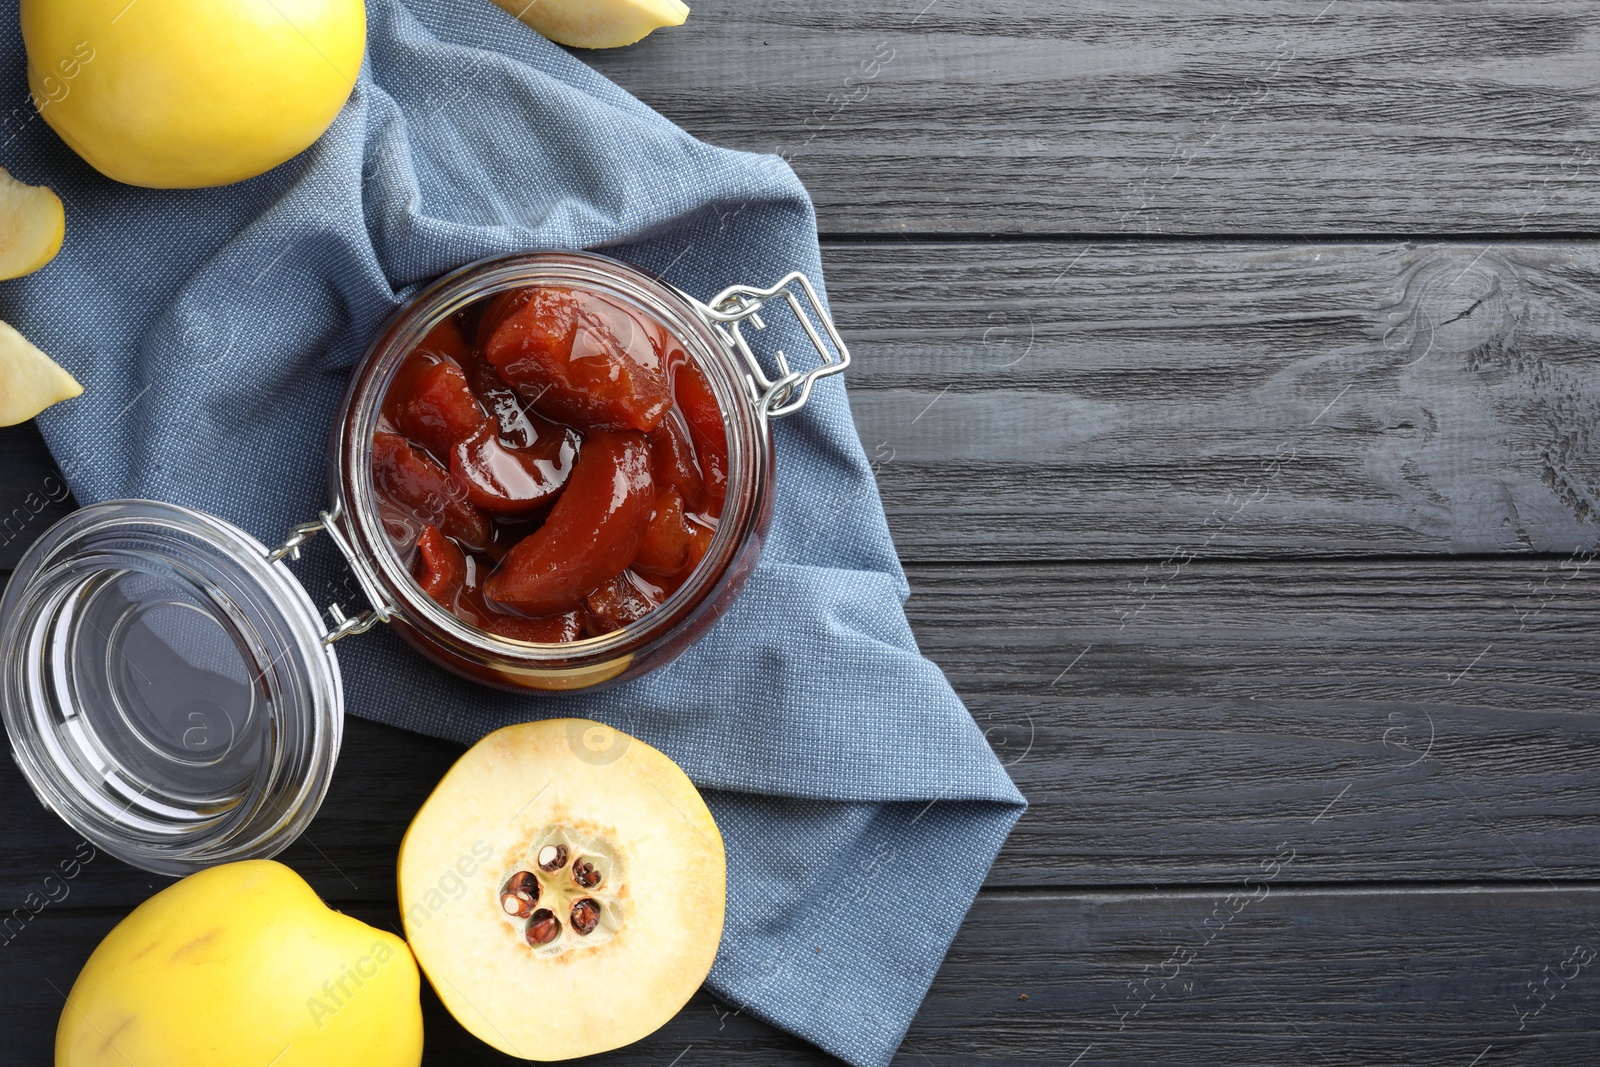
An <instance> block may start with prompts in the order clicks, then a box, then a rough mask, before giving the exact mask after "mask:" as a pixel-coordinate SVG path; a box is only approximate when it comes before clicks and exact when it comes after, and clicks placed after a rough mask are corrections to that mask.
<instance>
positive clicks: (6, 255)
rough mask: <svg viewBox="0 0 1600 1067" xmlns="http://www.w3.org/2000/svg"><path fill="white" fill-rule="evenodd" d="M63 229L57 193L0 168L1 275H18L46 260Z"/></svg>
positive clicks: (55, 248)
mask: <svg viewBox="0 0 1600 1067" xmlns="http://www.w3.org/2000/svg"><path fill="white" fill-rule="evenodd" d="M66 232H67V216H66V212H65V211H63V210H62V208H61V198H60V197H59V196H57V195H56V194H55V193H53V192H51V191H50V190H49V189H47V188H45V187H44V186H42V185H24V184H23V183H22V182H19V181H17V179H15V178H13V177H12V176H11V175H10V174H8V173H6V171H5V170H4V169H0V279H5V278H20V277H22V276H23V275H24V274H32V273H33V272H34V271H36V270H38V269H39V268H40V267H42V266H44V265H45V264H46V263H49V262H50V261H51V260H52V259H54V258H56V253H57V252H59V251H61V239H62V237H63V236H65V235H66Z"/></svg>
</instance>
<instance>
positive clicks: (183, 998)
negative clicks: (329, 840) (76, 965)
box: [56, 860, 422, 1067]
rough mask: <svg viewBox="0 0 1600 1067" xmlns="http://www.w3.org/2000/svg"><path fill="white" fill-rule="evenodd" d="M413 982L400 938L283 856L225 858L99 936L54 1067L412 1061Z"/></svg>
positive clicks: (64, 1016) (417, 1050)
mask: <svg viewBox="0 0 1600 1067" xmlns="http://www.w3.org/2000/svg"><path fill="white" fill-rule="evenodd" d="M418 992H419V979H418V977H417V964H416V960H415V959H413V958H412V955H411V950H410V949H409V948H408V947H407V946H406V943H405V942H404V941H402V940H400V938H398V937H396V936H394V935H393V934H390V933H386V932H384V931H382V930H377V929H374V928H373V927H370V926H368V925H366V924H365V923H362V922H360V921H358V920H356V919H352V918H350V917H348V916H345V915H341V914H339V913H338V912H336V911H333V910H331V909H330V908H328V907H327V906H326V905H324V904H323V903H322V901H321V900H319V899H318V898H317V894H316V893H315V892H314V891H313V890H312V889H311V887H310V886H308V885H306V883H305V882H304V881H302V880H301V878H300V876H299V875H297V874H295V873H294V872H293V871H292V870H290V869H289V868H288V867H285V866H284V865H283V864H281V863H275V862H273V861H272V860H245V861H243V862H240V863H229V864H225V865H223V866H220V867H213V868H211V869H209V870H205V871H201V872H200V873H199V874H193V875H190V876H189V877H188V878H185V879H183V880H182V881H181V882H178V883H177V884H176V885H172V886H169V887H168V888H166V889H164V890H162V891H161V892H159V893H157V894H156V895H155V896H153V897H151V898H150V899H149V900H147V901H145V902H144V903H143V904H141V905H140V906H139V907H138V908H136V909H134V911H133V913H132V914H130V915H129V916H128V917H127V918H126V919H124V920H122V922H121V923H119V924H117V927H116V928H115V929H114V930H112V931H111V933H109V934H107V935H106V939H105V940H104V941H102V942H100V946H99V947H98V948H96V949H95V950H94V954H93V955H91V956H90V957H89V962H88V963H87V964H85V965H84V968H83V972H82V973H81V974H79V975H78V981H77V982H76V984H74V985H73V987H72V992H71V993H70V994H69V995H68V996H67V1006H66V1008H64V1009H63V1010H62V1012H61V1024H60V1026H59V1027H58V1029H57V1030H56V1067H80V1065H87V1064H106V1065H111V1064H116V1065H118V1067H264V1065H266V1064H272V1065H273V1067H313V1065H315V1067H416V1065H417V1064H419V1063H421V1062H422V1007H421V1002H420V1001H419V999H418Z"/></svg>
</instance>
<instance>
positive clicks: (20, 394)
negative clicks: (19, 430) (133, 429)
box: [0, 322, 83, 426]
mask: <svg viewBox="0 0 1600 1067" xmlns="http://www.w3.org/2000/svg"><path fill="white" fill-rule="evenodd" d="M81 392H83V386H81V385H79V384H78V380H77V379H76V378H74V377H73V376H72V375H70V374H68V373H67V372H66V371H65V370H63V369H62V368H61V366H60V365H59V364H58V363H56V361H55V360H53V359H51V358H50V357H49V356H47V355H45V354H44V353H43V352H41V351H39V350H38V349H37V348H35V347H34V346H33V345H32V344H31V343H29V341H28V339H27V338H26V337H24V336H22V335H21V334H20V333H18V332H17V331H16V330H14V329H12V328H11V327H10V326H9V325H7V324H6V323H4V322H0V426H15V425H16V424H17V423H19V422H27V421H28V420H29V419H31V418H33V417H34V416H35V415H37V414H39V412H41V411H43V410H44V409H45V408H47V407H49V406H50V405H51V404H55V403H58V402H59V401H62V400H70V399H71V398H72V397H75V396H77V395H78V394H79V393H81Z"/></svg>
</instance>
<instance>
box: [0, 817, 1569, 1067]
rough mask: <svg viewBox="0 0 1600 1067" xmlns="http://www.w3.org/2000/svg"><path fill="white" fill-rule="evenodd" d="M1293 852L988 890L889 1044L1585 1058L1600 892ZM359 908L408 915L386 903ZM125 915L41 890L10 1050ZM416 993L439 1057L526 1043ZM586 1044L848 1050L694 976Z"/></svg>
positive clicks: (40, 1030) (805, 1054)
mask: <svg viewBox="0 0 1600 1067" xmlns="http://www.w3.org/2000/svg"><path fill="white" fill-rule="evenodd" d="M1298 862H1299V859H1298V858H1297V854H1296V846H1295V844H1294V843H1292V842H1284V843H1283V845H1282V847H1278V846H1277V845H1276V844H1274V845H1273V846H1271V847H1269V848H1268V849H1267V850H1266V851H1264V852H1263V854H1262V856H1261V857H1260V861H1259V864H1253V865H1252V867H1251V877H1250V879H1249V881H1248V882H1246V881H1245V880H1244V879H1243V878H1241V879H1240V880H1239V881H1237V882H1236V883H1234V884H1232V885H1229V886H1226V887H1223V888H1219V889H1218V890H1216V891H1210V892H1203V893H1169V894H1159V895H1158V894H1138V893H1049V894H1043V893H1028V894H1016V893H1006V894H1000V893H986V894H984V895H982V896H980V898H979V900H978V902H977V904H976V905H975V906H974V907H973V909H972V912H971V913H970V914H969V916H968V919H967V922H966V924H965V926H963V928H962V930H961V933H960V934H959V935H958V936H957V938H956V941H955V944H954V945H953V946H952V948H951V950H950V954H949V956H948V957H946V960H945V966H944V969H943V970H942V971H941V972H940V975H939V977H938V979H937V980H936V981H935V982H934V985H933V989H932V991H931V992H930V994H929V996H928V999H927V1001H926V1002H925V1003H924V1004H923V1007H922V1011H921V1013H920V1014H919V1015H918V1016H917V1019H916V1020H915V1022H914V1023H913V1024H912V1027H911V1030H910V1032H909V1033H908V1035H907V1037H906V1042H905V1044H904V1046H903V1047H902V1049H901V1051H900V1054H899V1056H898V1057H896V1059H895V1063H896V1064H897V1065H904V1067H913V1065H926V1064H933V1065H934V1067H946V1065H949V1067H957V1065H962V1067H965V1065H978V1067H985V1065H994V1067H1000V1065H1009V1064H1018V1063H1023V1064H1041V1065H1043V1064H1049V1065H1052V1067H1065V1065H1067V1064H1078V1065H1080V1067H1082V1065H1090V1064H1128V1065H1138V1067H1147V1065H1165V1064H1173V1065H1177V1067H1197V1065H1208V1064H1216V1065H1230V1067H1231V1065H1234V1064H1240V1063H1251V1064H1262V1065H1278V1064H1283V1065H1289V1064H1295V1065H1299V1064H1307V1063H1407V1064H1417V1065H1424V1067H1433V1065H1439V1067H1466V1065H1467V1064H1470V1063H1471V1062H1472V1061H1473V1057H1474V1056H1477V1055H1479V1054H1481V1053H1482V1052H1483V1051H1484V1049H1485V1048H1490V1049H1492V1050H1493V1056H1494V1058H1493V1059H1492V1060H1488V1059H1486V1060H1485V1061H1484V1062H1492V1063H1497V1064H1508V1063H1510V1064H1529V1065H1538V1067H1543V1065H1546V1064H1551V1063H1583V1062H1588V1061H1589V1060H1590V1059H1591V1058H1592V1056H1591V1055H1590V1051H1591V1050H1592V1049H1593V1048H1594V1047H1595V1042H1596V1041H1597V1040H1600V1031H1597V1024H1596V1019H1597V1018H1600V965H1597V961H1596V959H1595V956H1596V947H1597V946H1600V933H1597V927H1596V923H1597V920H1600V890H1597V889H1594V888H1581V889H1580V888H1565V889H1560V890H1554V889H1548V888H1546V889H1522V890H1517V891H1506V890H1499V891H1495V892H1484V891H1482V890H1480V889H1476V888H1473V887H1460V888H1453V889H1442V888H1433V889H1412V890H1399V891H1397V890H1393V889H1385V890H1383V891H1380V892H1353V891H1346V890H1339V891H1328V890H1316V891H1306V890H1298V891H1297V890H1287V889H1283V888H1281V887H1280V885H1279V883H1278V881H1277V878H1281V877H1282V873H1283V872H1287V871H1288V870H1292V869H1293V867H1294V866H1295V865H1296V864H1297V863H1298ZM1274 868H1276V870H1277V871H1278V872H1279V873H1278V875H1277V877H1274V876H1273V875H1272V872H1273V871H1274ZM346 910H347V911H348V913H349V914H353V915H355V916H356V917H357V918H359V919H362V920H364V921H366V922H370V923H373V924H374V925H380V926H388V925H390V924H392V923H393V922H394V921H395V920H394V913H393V908H392V907H373V906H361V907H353V908H347V909H346ZM118 918H120V914H119V913H109V912H104V911H98V910H96V911H88V912H73V911H71V910H70V909H66V908H63V909H59V910H46V911H44V912H42V913H41V914H40V915H39V917H38V918H37V919H36V920H35V924H36V925H35V926H32V927H30V928H27V929H25V930H23V931H22V933H21V934H20V935H19V936H17V937H16V938H14V939H13V941H12V942H11V943H9V944H8V945H6V947H5V949H4V952H3V953H0V976H4V980H5V982H6V987H7V995H6V996H5V997H4V998H0V1043H3V1044H4V1046H5V1048H6V1050H7V1060H8V1062H13V1063H45V1062H48V1061H49V1056H50V1047H51V1039H52V1035H53V1031H54V1021H55V1019H56V1017H57V1016H58V1015H59V1014H60V1012H61V1006H62V1003H63V1000H64V996H65V994H66V992H67V990H68V989H70V988H71V983H72V980H73V978H74V977H75V975H76V973H77V970H78V968H79V967H81V966H82V964H83V961H84V960H85V959H87V958H88V955H89V953H90V951H92V950H93V948H94V945H95V944H96V943H97V941H98V940H99V939H100V938H101V937H102V936H104V934H105V932H106V931H108V930H109V929H110V928H111V926H112V925H114V924H115V922H116V920H117V919H118ZM845 965H847V964H845ZM1024 998H1026V999H1024ZM423 1000H424V1012H425V1020H426V1033H427V1038H426V1050H425V1056H424V1063H425V1064H428V1065H430V1067H431V1065H439V1067H445V1065H448V1067H476V1065H488V1064H496V1065H499V1064H511V1063H516V1062H520V1061H516V1060H511V1059H509V1058H507V1057H504V1056H501V1055H500V1054H498V1053H496V1052H494V1051H493V1050H491V1049H489V1048H487V1047H486V1046H484V1045H482V1044H479V1043H478V1042H477V1041H476V1040H475V1039H473V1038H472V1037H470V1036H469V1035H468V1034H467V1033H466V1031H464V1030H462V1029H461V1028H460V1027H459V1026H457V1025H456V1024H455V1023H454V1022H453V1021H452V1020H451V1019H450V1018H449V1016H448V1015H446V1014H445V1013H444V1012H443V1011H442V1010H441V1009H440V1007H439V1004H438V1002H437V1001H436V1000H435V999H434V997H433V996H432V995H431V993H425V995H424V998H423ZM836 1007H837V1008H838V1010H840V1011H870V1010H871V1006H870V1005H865V1004H853V1003H849V1004H847V1003H840V1004H838V1005H837V1006H836ZM1077 1057H1081V1059H1080V1058H1077ZM584 1062H586V1063H595V1064H604V1065H606V1067H662V1065H666V1064H673V1065H675V1067H696V1065H702V1064H723V1063H733V1062H736V1063H739V1064H749V1065H752V1067H780V1065H782V1067H800V1065H807V1067H810V1065H816V1067H822V1065H824V1064H829V1063H836V1062H837V1061H835V1060H832V1059H830V1058H828V1057H826V1056H824V1055H822V1054H821V1053H820V1052H817V1051H816V1050H815V1049H812V1048H809V1047H808V1046H806V1045H804V1044H803V1043H801V1042H799V1041H798V1040H796V1039H794V1038H791V1037H788V1036H787V1035H784V1034H781V1033H778V1032H777V1031H775V1030H773V1029H772V1028H770V1027H768V1026H766V1025H765V1024H763V1023H761V1022H759V1021H756V1020H754V1019H751V1018H749V1017H747V1016H744V1015H742V1014H739V1013H737V1012H736V1011H734V1010H733V1009H731V1008H729V1007H728V1006H726V1005H723V1004H719V1003H717V1002H716V1001H715V1000H714V999H712V998H711V997H709V996H707V995H705V994H703V993H702V994H701V995H699V996H697V997H696V998H695V999H694V1000H693V1001H691V1002H690V1003H689V1005H688V1006H687V1007H685V1008H684V1010H683V1011H682V1012H680V1013H679V1015H678V1016H677V1018H675V1019H674V1020H673V1021H672V1022H671V1023H669V1024H668V1025H667V1026H666V1027H665V1028H664V1029H662V1030H660V1031H659V1032H657V1033H656V1034H654V1035H652V1036H651V1037H649V1038H646V1039H645V1040H644V1041H642V1042H639V1043H638V1044H636V1045H632V1046H630V1047H628V1048H626V1049H621V1050H618V1051H617V1052H614V1053H609V1054H607V1055H604V1056H600V1057H596V1058H594V1059H593V1060H586V1061H584Z"/></svg>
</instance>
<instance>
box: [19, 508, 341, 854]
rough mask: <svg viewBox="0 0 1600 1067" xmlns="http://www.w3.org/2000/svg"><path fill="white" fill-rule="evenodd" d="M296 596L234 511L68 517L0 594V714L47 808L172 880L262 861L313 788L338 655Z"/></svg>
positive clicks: (85, 512)
mask: <svg viewBox="0 0 1600 1067" xmlns="http://www.w3.org/2000/svg"><path fill="white" fill-rule="evenodd" d="M326 635H327V629H326V627H325V626H324V625H323V623H322V620H321V618H320V616H319V614H318V612H317V609H316V607H315V605H314V604H313V603H312V601H311V598H310V597H309V596H307V595H306V591H305V589H304V588H303V587H302V586H301V585H300V582H299V581H298V580H297V579H296V578H295V576H294V575H293V573H291V572H290V570H289V569H288V567H287V566H286V565H285V564H283V563H281V562H277V563H274V562H269V552H268V550H267V548H266V547H265V546H264V545H262V544H261V543H260V542H259V541H257V540H255V539H254V538H253V537H251V536H250V535H249V534H247V533H245V532H244V531H243V530H240V529H239V528H238V527H236V526H234V525H232V524H231V523H228V522H224V521H223V520H221V519H218V518H215V517H213V516H210V515H206V514H204V513H202V512H198V511H194V510H191V509H189V508H184V507H179V506H177V505H173V504H163V503H159V502H156V501H149V500H119V501H112V502H109V503H104V504H94V505H91V506H89V507H86V508H82V509H80V510H78V511H76V512H73V513H72V514H71V515H69V516H67V517H66V518H65V519H63V520H62V521H61V522H59V523H57V524H56V525H55V526H53V527H52V528H51V529H50V530H49V531H47V532H46V533H45V535H44V536H43V537H41V538H40V539H39V540H38V541H37V542H36V543H35V544H34V545H33V546H32V547H31V548H30V549H29V550H28V552H27V554H26V555H25V556H24V557H23V559H22V562H21V563H20V564H18V566H17V569H16V571H15V572H14V573H13V575H12V578H11V582H10V584H9V586H8V587H7V588H6V592H5V596H4V598H3V600H0V714H3V717H4V720H5V725H6V731H7V733H8V734H9V736H10V739H11V751H12V755H13V756H14V758H15V759H16V761H17V765H18V766H19V767H21V768H22V772H23V774H24V775H25V776H26V777H27V779H28V782H29V784H30V785H32V786H33V789H34V792H36V793H37V794H38V795H39V798H40V799H41V800H42V801H43V802H44V803H45V805H46V806H47V807H49V808H51V809H52V810H53V811H55V812H56V813H57V814H58V815H60V816H61V817H62V818H63V819H64V820H66V822H67V823H68V824H69V825H71V826H72V827H73V829H75V830H77V831H78V832H79V833H81V834H82V835H83V836H84V837H85V838H87V839H88V840H89V841H90V842H91V843H92V844H94V845H95V846H97V847H99V848H101V849H103V850H104V851H106V852H108V853H110V854H111V855H113V856H116V857H117V858H119V859H122V860H124V861H126V862H128V863H131V864H133V865H135V866H137V867H142V868H144V869H145V870H149V871H155V872H158V873H161V874H173V875H183V874H188V873H190V872H193V871H195V870H199V869H200V868H202V867H207V866H211V865H212V864H217V863H224V862H229V861H232V860H240V859H250V858H260V857H265V856H271V855H274V854H276V853H277V852H279V851H280V850H282V849H283V848H284V847H285V846H287V845H288V844H289V843H290V842H291V841H293V840H294V839H295V838H296V837H298V836H299V834H300V833H301V831H302V830H304V829H305V827H306V825H307V824H308V823H309V822H310V821H311V819H312V817H313V816H314V815H315V814H316V811H317V808H318V806H319V805H320V804H321V803H322V799H323V796H324V795H325V794H326V792H327V788H328V783H329V780H330V778H331V777H332V773H333V766H334V763H335V761H336V760H337V758H338V754H339V743H340V740H341V737H342V735H343V724H344V696H343V688H342V685H341V682H340V678H339V664H338V660H337V659H336V658H335V657H334V654H333V651H332V649H330V648H328V647H326V646H325V645H324V644H323V638H324V637H325V636H326Z"/></svg>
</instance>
